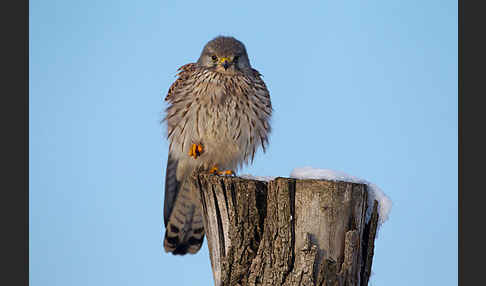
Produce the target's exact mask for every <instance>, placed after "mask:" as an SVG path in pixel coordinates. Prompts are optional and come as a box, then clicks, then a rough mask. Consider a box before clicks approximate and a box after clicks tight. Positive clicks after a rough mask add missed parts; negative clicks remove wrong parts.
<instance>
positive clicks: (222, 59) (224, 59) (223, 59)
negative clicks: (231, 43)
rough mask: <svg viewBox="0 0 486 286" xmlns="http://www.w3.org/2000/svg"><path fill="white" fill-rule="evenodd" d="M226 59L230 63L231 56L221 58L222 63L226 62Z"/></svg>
mask: <svg viewBox="0 0 486 286" xmlns="http://www.w3.org/2000/svg"><path fill="white" fill-rule="evenodd" d="M224 61H227V62H228V63H230V62H231V60H230V58H219V62H220V63H224Z"/></svg>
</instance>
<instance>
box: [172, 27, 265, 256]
mask: <svg viewBox="0 0 486 286" xmlns="http://www.w3.org/2000/svg"><path fill="white" fill-rule="evenodd" d="M165 100H166V101H168V103H169V106H168V108H167V110H166V115H165V118H164V120H163V121H164V122H166V123H167V131H168V133H167V134H168V135H167V138H168V140H169V142H170V145H169V158H168V160H167V169H166V175H165V198H164V224H165V227H166V232H165V238H164V249H165V251H166V252H172V254H180V255H183V254H186V253H191V254H194V253H196V252H197V251H198V250H199V249H200V248H201V245H202V243H203V241H204V225H203V218H202V206H201V201H200V194H199V193H196V192H194V191H191V188H190V187H189V183H188V179H187V178H188V177H189V176H190V175H191V173H192V172H193V171H195V170H197V171H208V172H211V173H215V174H219V175H231V174H234V172H235V171H236V170H237V169H238V168H240V167H242V166H243V165H244V164H248V163H249V162H250V161H251V162H252V161H253V158H254V155H255V152H256V150H257V149H258V148H259V147H260V146H261V147H262V148H263V151H264V152H265V147H266V145H267V144H268V136H269V133H270V117H271V114H272V105H271V102H270V95H269V92H268V90H267V87H266V85H265V83H264V82H263V80H262V79H261V75H260V73H259V72H258V71H257V70H255V69H253V68H252V67H251V65H250V60H249V59H248V54H247V52H246V48H245V46H244V45H243V43H241V42H240V41H238V40H237V39H235V38H233V37H224V36H219V37H216V38H214V39H213V40H211V41H209V42H208V43H207V44H206V45H205V46H204V48H203V50H202V52H201V55H200V57H199V59H198V60H197V62H196V63H189V64H186V65H184V66H182V67H180V68H179V73H178V78H177V79H176V81H175V82H174V83H173V84H172V85H171V87H170V88H169V91H168V94H167V97H166V98H165Z"/></svg>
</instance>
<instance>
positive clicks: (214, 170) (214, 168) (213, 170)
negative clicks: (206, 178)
mask: <svg viewBox="0 0 486 286" xmlns="http://www.w3.org/2000/svg"><path fill="white" fill-rule="evenodd" d="M209 173H210V174H216V173H219V171H218V166H214V167H212V168H211V170H209Z"/></svg>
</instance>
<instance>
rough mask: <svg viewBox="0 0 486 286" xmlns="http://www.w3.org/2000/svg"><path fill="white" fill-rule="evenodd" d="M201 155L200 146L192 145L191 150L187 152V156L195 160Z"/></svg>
mask: <svg viewBox="0 0 486 286" xmlns="http://www.w3.org/2000/svg"><path fill="white" fill-rule="evenodd" d="M202 153H203V146H202V145H201V144H192V146H191V149H190V150H189V156H191V157H194V159H197V157H199V156H201V154H202Z"/></svg>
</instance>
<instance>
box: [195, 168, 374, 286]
mask: <svg viewBox="0 0 486 286" xmlns="http://www.w3.org/2000/svg"><path fill="white" fill-rule="evenodd" d="M192 178H193V181H192V182H193V185H192V187H193V188H195V189H196V190H197V191H198V192H200V194H201V201H202V206H203V214H204V228H205V231H206V235H207V241H208V247H209V252H210V258H211V266H212V270H213V277H214V283H215V285H216V286H220V285H333V286H335V285H367V284H368V280H369V277H370V274H371V263H372V259H373V250H374V240H375V236H376V232H377V225H378V201H375V200H373V201H372V204H373V205H372V206H369V205H368V204H369V200H368V192H367V185H366V184H362V183H353V182H344V181H330V180H322V179H293V178H282V177H278V178H275V179H273V180H268V181H261V180H256V179H252V178H241V177H223V176H215V175H208V174H194V175H193V177H192ZM368 208H370V209H369V211H368V215H367V209H368Z"/></svg>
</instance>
